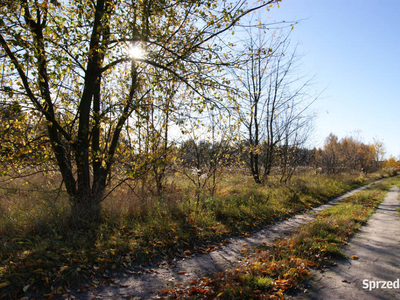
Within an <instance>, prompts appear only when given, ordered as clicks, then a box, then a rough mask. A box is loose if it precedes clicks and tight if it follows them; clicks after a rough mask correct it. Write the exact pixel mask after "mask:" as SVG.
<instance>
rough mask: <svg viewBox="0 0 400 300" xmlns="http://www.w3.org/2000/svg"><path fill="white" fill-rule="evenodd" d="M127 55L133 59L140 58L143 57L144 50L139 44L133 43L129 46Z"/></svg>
mask: <svg viewBox="0 0 400 300" xmlns="http://www.w3.org/2000/svg"><path fill="white" fill-rule="evenodd" d="M128 55H129V57H130V58H133V59H141V58H143V57H144V51H143V49H142V48H141V47H140V46H138V45H134V46H130V47H129V49H128Z"/></svg>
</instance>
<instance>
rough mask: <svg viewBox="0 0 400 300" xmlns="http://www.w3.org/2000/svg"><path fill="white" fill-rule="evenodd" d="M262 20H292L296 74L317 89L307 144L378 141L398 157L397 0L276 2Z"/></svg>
mask: <svg viewBox="0 0 400 300" xmlns="http://www.w3.org/2000/svg"><path fill="white" fill-rule="evenodd" d="M262 15H263V18H267V17H268V19H267V22H271V21H283V20H284V21H287V22H289V21H293V20H299V21H300V22H299V23H298V24H297V25H295V27H294V29H293V31H292V33H291V42H292V43H293V44H298V49H297V51H298V53H299V54H300V55H302V56H303V57H302V59H301V65H300V66H299V68H300V69H301V72H302V73H304V74H307V75H308V76H310V77H314V79H313V82H314V83H313V85H312V86H311V89H312V90H313V91H314V92H315V93H319V92H321V91H323V93H322V95H321V96H320V97H319V99H318V100H317V101H316V102H315V103H314V104H313V107H312V109H313V110H315V111H316V112H317V117H316V120H315V130H314V135H313V138H312V139H311V141H312V142H311V146H316V147H322V146H323V143H324V140H325V138H326V137H327V136H328V135H329V133H333V134H335V135H336V136H338V137H339V139H341V138H344V137H346V136H350V135H352V136H359V137H360V138H361V139H362V141H363V142H364V143H373V140H374V138H375V139H378V140H380V141H382V142H383V143H384V144H385V148H386V153H387V154H386V157H387V158H388V157H389V156H395V157H399V156H400V117H399V114H400V18H399V16H400V0H379V1H378V0H282V2H281V3H280V4H279V8H277V7H274V8H273V9H271V10H270V11H269V12H267V11H264V12H263V13H262Z"/></svg>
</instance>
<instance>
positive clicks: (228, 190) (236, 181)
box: [0, 173, 382, 299]
mask: <svg viewBox="0 0 400 300" xmlns="http://www.w3.org/2000/svg"><path fill="white" fill-rule="evenodd" d="M381 177H382V175H381V174H371V175H362V174H360V173H358V174H352V175H350V174H348V175H340V176H337V175H318V176H307V175H302V176H301V175H297V176H296V177H295V178H293V180H292V182H291V183H290V184H282V183H279V177H277V178H276V179H275V182H274V181H273V179H271V183H270V184H269V185H258V184H256V183H254V181H253V179H252V178H251V176H247V177H246V176H244V175H242V174H239V175H234V174H231V175H229V176H228V175H227V176H226V180H225V181H223V182H222V183H221V186H220V188H219V189H218V192H217V193H216V195H215V197H213V198H211V197H210V198H205V199H204V200H203V201H202V202H201V203H200V204H197V203H196V201H194V200H193V201H191V200H190V197H191V196H193V194H192V190H191V188H190V187H191V182H190V181H189V180H186V182H185V180H184V179H183V178H182V180H181V181H180V186H171V187H170V188H171V190H170V193H169V194H168V197H165V198H157V197H154V198H151V197H150V196H149V197H148V198H147V199H148V202H146V205H143V203H141V202H139V201H137V200H136V201H135V199H136V198H135V197H134V196H133V195H132V194H130V193H131V192H130V191H128V190H123V189H121V190H117V191H115V193H113V194H112V195H111V196H110V198H109V199H108V200H107V201H106V202H105V203H104V206H103V216H104V217H103V220H102V221H101V222H100V223H93V224H87V227H86V228H79V227H74V226H73V225H71V223H69V218H68V216H69V207H68V202H67V201H66V200H65V199H64V198H63V196H62V195H61V196H60V195H59V197H58V198H55V196H56V195H55V194H53V193H50V192H48V193H45V192H44V191H43V189H44V188H46V189H47V191H49V190H50V189H49V188H50V187H51V186H52V185H53V186H55V185H56V184H57V182H58V180H57V178H53V179H50V180H49V179H47V178H50V177H44V176H43V175H35V177H34V179H35V180H33V179H32V181H31V182H30V183H27V184H23V183H22V182H21V181H20V179H18V180H14V181H12V182H11V183H8V185H7V188H6V187H4V186H3V188H2V190H1V193H2V194H1V199H2V201H1V203H0V239H1V245H2V251H1V253H0V287H1V289H0V292H1V295H3V297H6V298H7V297H10V298H15V299H17V298H20V297H22V296H24V295H30V294H38V295H46V296H47V297H48V298H51V297H53V296H54V295H57V294H64V293H67V292H68V289H69V288H70V287H72V286H76V284H77V283H80V284H81V283H82V282H86V283H87V284H88V285H86V286H85V285H81V290H85V289H86V288H88V287H95V286H97V285H99V284H101V283H107V282H108V278H107V277H104V276H103V275H106V274H107V272H109V271H112V270H123V269H125V270H130V269H131V268H132V266H135V265H139V264H142V263H145V262H149V261H153V262H154V261H157V260H160V259H162V260H166V261H172V259H173V258H174V257H184V256H190V255H191V254H192V253H195V252H197V253H208V252H210V251H213V250H215V249H218V248H219V247H220V246H221V245H222V244H223V243H224V242H225V239H226V238H227V237H230V236H233V235H236V236H240V235H242V236H245V235H248V234H250V233H251V232H252V231H254V230H257V229H259V228H261V227H262V226H265V225H267V224H270V223H272V222H274V221H277V220H281V219H285V218H288V217H289V216H291V215H293V214H294V213H298V212H301V211H306V210H308V209H309V208H310V207H313V206H317V205H319V204H321V203H323V202H326V201H327V200H328V199H329V198H331V197H334V196H337V195H339V194H341V193H343V192H345V191H347V190H350V189H352V188H355V187H357V186H360V185H362V184H365V183H367V182H369V181H371V180H376V179H378V178H381ZM45 179H46V180H45ZM24 180H25V179H24ZM26 182H27V181H26ZM46 185H47V186H46ZM56 192H59V191H55V192H54V193H56ZM54 199H57V200H56V201H55V200H54ZM185 199H186V200H185Z"/></svg>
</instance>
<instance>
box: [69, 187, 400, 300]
mask: <svg viewBox="0 0 400 300" xmlns="http://www.w3.org/2000/svg"><path fill="white" fill-rule="evenodd" d="M366 187H367V186H363V187H360V188H358V189H355V190H352V191H350V192H348V193H346V194H344V195H342V196H340V197H337V198H334V199H333V200H331V201H329V202H328V203H327V204H324V205H321V206H319V207H317V208H314V209H312V210H310V211H309V212H308V213H304V214H299V215H295V216H293V217H292V218H290V219H287V220H284V221H280V222H277V223H274V224H272V225H270V226H268V227H265V228H263V229H262V230H260V231H258V232H256V233H253V234H252V235H251V236H249V237H243V238H232V239H230V240H229V242H228V244H226V245H222V244H221V247H220V248H219V249H218V250H216V251H212V252H210V253H209V254H201V255H200V254H193V255H192V256H191V257H189V258H181V259H179V258H175V259H174V262H173V263H174V265H171V263H167V262H164V263H161V264H160V263H159V264H158V265H150V266H137V268H136V269H135V271H127V272H125V273H123V274H118V273H114V274H112V273H110V274H107V275H108V276H109V277H110V278H111V279H112V281H113V282H114V284H112V285H109V286H105V287H101V288H98V289H93V290H89V291H86V292H85V293H78V292H76V291H72V292H71V295H72V297H75V298H76V299H82V300H85V299H110V300H111V299H113V300H114V299H159V298H160V297H159V296H158V294H157V293H158V292H159V291H161V290H163V289H166V288H172V287H174V286H175V285H177V284H179V285H181V286H185V285H189V283H190V282H191V281H193V280H196V279H198V278H199V277H204V276H210V275H212V274H215V273H218V272H224V271H226V270H228V269H233V268H235V267H236V266H238V265H240V264H241V263H242V260H243V258H244V257H243V254H242V251H241V249H242V248H243V244H244V243H247V245H246V248H250V247H252V246H257V245H261V244H272V243H273V241H274V240H276V239H277V238H279V237H282V236H287V235H288V234H290V233H291V232H293V231H295V230H296V229H297V228H298V227H299V226H300V225H302V224H305V223H307V222H310V221H311V220H313V219H314V218H315V215H316V214H318V212H320V211H322V210H324V209H327V208H329V207H331V206H334V205H336V204H337V203H339V202H340V201H342V200H343V199H345V198H347V197H349V196H351V195H353V194H355V193H357V192H359V191H361V190H363V189H365V188H366ZM385 203H386V201H385ZM384 205H387V204H384ZM389 205H390V207H392V206H393V205H394V204H389ZM393 207H394V206H393ZM385 209H386V208H385V206H384V207H382V208H380V211H379V212H381V211H382V213H386V214H388V213H389V212H388V211H387V212H386V211H385ZM378 216H381V214H378ZM384 216H386V215H384ZM397 216H398V215H397ZM379 218H380V220H382V221H384V220H385V218H384V217H382V216H381V217H379ZM393 218H394V217H393ZM398 221H399V220H398ZM393 223H394V222H393ZM373 226H374V228H378V229H379V228H381V226H382V225H380V223H378V224H375V225H373ZM384 226H386V225H384ZM378 229H376V230H378ZM397 229H398V231H397V233H396V234H397V245H398V237H399V236H400V235H399V230H400V222H398V223H397ZM393 230H394V228H393ZM393 234H394V233H393ZM393 236H394V235H393ZM360 242H361V241H360ZM360 242H359V243H360ZM376 242H377V243H379V240H377V241H376ZM368 244H369V245H371V241H369V242H368ZM361 247H362V244H361ZM366 249H367V248H366ZM388 250H389V251H391V252H387V253H386V255H388V253H397V250H398V249H396V251H394V250H395V249H393V248H389V249H388ZM353 252H354V253H358V254H357V255H359V254H360V251H358V250H352V248H350V253H353ZM359 256H360V255H359ZM361 256H362V257H364V256H363V255H361ZM370 257H372V256H370ZM360 261H363V260H361V259H360ZM352 263H357V264H359V261H354V262H352ZM375 263H376V262H375ZM379 264H380V261H379V262H378V264H377V265H379ZM396 264H397V265H396ZM394 266H395V267H394V268H391V267H389V266H387V268H388V270H391V271H394V270H397V272H398V271H399V259H398V257H397V258H396V261H395V265H394ZM337 269H339V268H337ZM382 271H383V272H385V271H384V270H382ZM366 276H367V275H363V276H359V277H358V278H364V277H365V278H370V279H372V278H375V277H374V276H372V275H371V276H369V277H366ZM322 277H326V275H325V274H324V276H321V275H320V276H319V277H318V278H322ZM342 277H343V278H344V277H346V276H344V275H339V278H342ZM326 278H327V279H329V278H328V277H326ZM348 278H349V280H350V281H353V282H354V279H353V277H348ZM388 278H391V279H393V278H394V277H393V276H389V277H388ZM321 283H322V281H321ZM359 283H360V281H359ZM310 284H311V283H310ZM353 285H354V284H353ZM308 290H309V289H308ZM304 295H305V294H304V293H303V294H301V295H299V297H303V296H304ZM310 295H311V293H310ZM312 297H313V296H311V298H307V299H334V298H332V297H331V296H330V297H323V298H312ZM298 299H303V298H298ZM338 299H369V298H362V297H361V298H359V297H355V298H354V297H352V298H338ZM371 299H372V298H371ZM374 299H379V298H374ZM386 299H391V298H386ZM393 299H394V298H393Z"/></svg>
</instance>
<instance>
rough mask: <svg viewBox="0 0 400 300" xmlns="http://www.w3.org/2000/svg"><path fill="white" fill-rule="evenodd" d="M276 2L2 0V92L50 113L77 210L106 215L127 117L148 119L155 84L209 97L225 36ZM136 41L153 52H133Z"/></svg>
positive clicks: (58, 160)
mask: <svg viewBox="0 0 400 300" xmlns="http://www.w3.org/2000/svg"><path fill="white" fill-rule="evenodd" d="M278 1H279V0H276V1H273V0H270V1H261V2H259V3H258V4H257V5H256V6H253V7H250V8H248V7H246V1H244V0H238V1H235V2H232V3H229V2H227V1H213V2H209V1H198V0H176V1H149V0H144V1H140V2H139V1H134V0H131V1H116V0H95V1H92V0H90V1H89V0H75V1H72V0H70V1H58V0H42V1H41V0H18V1H7V2H2V3H1V4H0V5H1V6H0V13H1V15H2V19H1V20H0V46H1V48H0V49H1V54H0V55H1V59H2V61H3V75H4V76H5V77H7V78H8V83H6V84H4V85H2V87H1V91H2V92H3V93H7V94H8V95H9V96H10V98H12V99H13V100H15V101H18V102H19V103H20V104H21V105H22V104H23V105H24V106H25V107H26V108H28V109H30V110H31V111H32V112H34V113H35V115H36V120H37V121H38V120H45V125H46V127H47V135H48V140H49V143H50V145H51V149H52V153H53V155H54V160H55V164H56V165H57V166H58V168H59V171H60V173H61V175H62V178H63V182H64V185H65V188H66V190H67V192H68V194H69V196H70V199H71V203H72V208H71V209H72V216H73V217H75V218H76V219H77V220H89V221H90V220H96V219H98V217H99V215H100V203H101V201H102V200H103V199H104V194H105V193H104V192H105V189H106V187H107V184H108V181H107V178H108V177H109V176H110V174H111V171H112V167H113V165H114V162H115V158H116V153H118V152H122V150H121V138H122V135H123V128H124V125H125V124H126V122H127V120H128V119H129V118H130V117H132V115H136V116H137V117H144V116H141V115H140V107H141V105H142V104H143V103H146V101H147V100H149V98H150V97H151V96H152V91H154V89H157V88H158V89H161V87H162V83H163V82H165V81H166V80H174V81H180V82H182V83H183V84H184V85H185V89H186V90H187V91H188V92H190V94H191V96H192V99H193V101H197V102H198V103H199V105H201V103H202V102H204V101H205V98H204V96H205V95H206V94H207V91H208V90H211V89H216V88H217V87H218V83H219V82H221V81H217V80H216V78H215V77H213V76H211V75H212V74H215V73H214V72H218V70H219V69H220V67H221V65H224V64H226V63H227V62H226V61H223V58H222V57H223V56H222V53H221V47H220V43H219V38H220V36H221V35H223V34H225V33H228V32H229V31H230V30H232V29H233V28H234V26H235V25H237V24H238V22H239V21H240V20H241V19H242V18H243V17H244V16H245V15H246V14H248V13H249V12H250V11H254V10H257V9H259V8H262V7H266V6H269V5H271V4H273V3H275V2H278ZM127 16H128V17H127ZM134 47H136V48H134ZM137 47H141V48H142V49H143V51H144V53H145V55H143V56H142V57H132V56H131V57H130V56H129V53H128V50H129V49H130V48H132V49H138V48H137ZM136 52H137V51H136ZM224 82H225V81H222V83H224ZM150 101H151V99H150Z"/></svg>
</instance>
